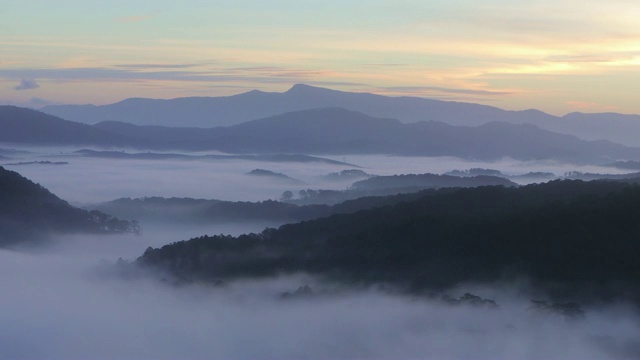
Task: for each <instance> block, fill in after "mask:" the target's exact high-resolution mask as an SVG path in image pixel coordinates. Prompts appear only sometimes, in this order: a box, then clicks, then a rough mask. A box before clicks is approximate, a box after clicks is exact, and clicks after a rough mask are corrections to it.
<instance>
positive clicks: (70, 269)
mask: <svg viewBox="0 0 640 360" xmlns="http://www.w3.org/2000/svg"><path fill="white" fill-rule="evenodd" d="M58 241H59V242H60V243H61V244H62V245H59V246H52V247H49V248H47V249H45V250H41V251H39V252H37V253H33V252H24V251H23V252H12V251H7V250H1V251H0V273H1V274H2V275H1V276H2V284H3V289H5V291H3V296H2V297H0V307H1V308H2V309H3V310H2V312H0V344H2V346H0V358H10V359H45V358H46V359H87V358H91V359H117V358H136V359H143V358H147V359H177V358H180V359H189V358H194V359H203V358H208V359H216V358H224V359H261V358H264V359H327V358H334V359H335V358H367V359H390V358H394V359H401V358H421V359H439V360H441V359H471V358H473V359H513V360H515V359H624V358H637V357H638V356H640V342H639V341H638V339H637V336H636V335H637V334H638V333H639V331H640V323H639V321H638V319H639V318H638V315H637V314H636V313H635V312H633V311H632V310H630V309H628V308H625V307H624V306H622V305H620V306H610V307H607V308H600V309H586V311H587V315H586V318H585V319H584V320H574V321H568V320H566V319H564V318H563V317H560V316H554V315H542V314H537V313H534V312H532V311H531V310H528V307H529V306H530V303H529V302H528V299H527V298H526V297H523V296H521V295H519V294H517V293H516V292H514V291H509V290H505V288H504V287H493V288H488V287H486V286H471V285H470V286H469V287H467V288H464V289H463V288H458V289H452V290H451V292H450V294H451V295H452V296H459V295H461V294H462V293H463V292H464V291H469V290H468V289H472V291H473V293H474V294H477V295H480V296H484V297H487V296H489V295H490V296H492V298H493V299H494V300H495V301H496V302H497V303H498V304H499V305H500V307H499V308H497V309H490V308H481V307H480V308H477V307H470V306H451V305H445V304H444V303H442V302H441V301H438V300H425V299H421V298H413V297H409V296H400V295H393V294H390V293H387V292H384V291H381V290H376V289H351V290H350V289H346V288H343V287H340V286H338V285H332V284H329V283H325V282H323V281H320V280H318V279H314V278H312V277H309V276H304V275H297V276H287V277H280V278H273V279H265V280H260V281H237V282H232V283H230V284H229V285H228V286H226V287H222V288H215V287H209V286H201V285H198V286H195V285H194V286H182V287H172V286H168V285H164V284H162V283H160V282H157V281H155V280H152V279H146V278H144V277H143V278H135V279H130V280H125V279H122V278H120V277H113V276H110V275H109V274H108V273H104V272H102V271H100V266H98V264H99V261H98V260H99V258H101V257H107V258H108V257H111V256H113V255H114V254H113V249H114V248H116V249H118V248H119V249H120V250H123V252H128V251H133V250H134V249H132V247H135V246H132V247H130V245H127V244H126V243H125V244H123V243H122V242H129V241H135V239H133V240H132V239H131V238H128V237H126V236H124V237H121V238H118V237H100V236H98V237H85V238H80V237H78V236H75V237H72V238H60V239H58ZM105 243H108V244H109V245H110V246H105ZM70 244H73V246H70ZM111 245H113V246H111ZM133 252H135V251H133ZM305 284H307V285H309V286H311V287H312V288H313V289H314V291H315V293H316V294H318V295H317V296H313V297H309V298H304V299H300V298H294V299H290V300H282V299H280V294H281V293H282V292H284V291H294V290H295V289H296V288H298V287H299V286H301V285H305ZM507 289H508V288H507ZM323 291H326V293H323Z"/></svg>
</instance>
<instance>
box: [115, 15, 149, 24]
mask: <svg viewBox="0 0 640 360" xmlns="http://www.w3.org/2000/svg"><path fill="white" fill-rule="evenodd" d="M150 18H151V15H137V16H123V17H121V18H118V19H117V21H118V22H119V23H123V24H131V23H138V22H142V21H145V20H148V19H150Z"/></svg>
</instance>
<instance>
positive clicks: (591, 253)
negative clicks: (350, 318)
mask: <svg viewBox="0 0 640 360" xmlns="http://www.w3.org/2000/svg"><path fill="white" fill-rule="evenodd" d="M638 219H640V186H638V185H634V184H629V183H614V182H603V181H593V182H583V181H552V182H550V183H546V184H540V185H529V186H525V187H521V188H505V187H500V186H497V187H480V188H469V189H459V190H456V191H451V190H450V189H447V190H445V191H436V193H435V194H434V193H433V192H432V193H430V194H429V196H425V197H422V198H419V199H416V200H413V201H408V202H403V203H399V204H395V205H391V206H384V207H379V208H375V209H371V210H363V211H359V212H356V213H353V214H343V215H333V216H330V217H326V218H322V219H317V220H312V221H306V222H302V223H298V224H292V225H284V226H282V227H280V228H279V229H277V230H275V229H270V230H266V231H264V232H263V233H261V234H250V235H243V236H240V237H237V238H235V237H230V236H222V235H221V236H213V237H210V236H203V237H199V238H194V239H191V240H188V241H180V242H176V243H173V244H170V245H166V246H164V247H162V248H160V249H151V248H149V249H148V250H147V251H146V252H145V253H144V255H142V256H141V257H140V258H139V259H138V260H137V264H139V265H142V266H146V267H152V268H156V269H159V270H160V271H161V272H162V273H165V276H166V273H169V274H171V275H173V278H174V279H182V280H185V279H186V280H200V281H202V280H204V281H215V280H219V279H223V280H229V279H233V278H235V277H253V276H266V275H276V274H279V273H289V272H291V273H292V272H308V273H312V274H317V275H324V276H328V277H332V278H334V279H337V280H340V281H346V282H349V283H353V282H356V283H364V284H366V283H380V282H386V283H393V284H396V285H398V286H401V287H405V288H406V289H411V290H413V291H426V290H431V289H442V288H445V287H450V286H454V285H457V284H461V283H463V282H469V281H479V282H489V281H496V280H501V279H515V278H518V277H520V276H525V277H527V278H529V279H530V280H531V282H532V283H533V284H535V285H537V286H539V287H540V288H542V289H545V290H548V291H549V292H550V293H551V294H552V295H553V296H556V297H558V298H576V297H579V298H581V299H583V300H584V299H587V298H589V299H598V300H613V299H621V298H624V299H630V300H634V301H639V300H640V297H639V296H640V295H639V294H640V262H638V261H637V254H638V253H639V252H640V222H639V221H638Z"/></svg>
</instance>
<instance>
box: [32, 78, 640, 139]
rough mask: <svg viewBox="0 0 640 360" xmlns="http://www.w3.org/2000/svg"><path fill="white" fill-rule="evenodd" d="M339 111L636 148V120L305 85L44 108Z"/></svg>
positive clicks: (101, 117)
mask: <svg viewBox="0 0 640 360" xmlns="http://www.w3.org/2000/svg"><path fill="white" fill-rule="evenodd" d="M326 107H341V108H345V109H348V110H353V111H358V112H362V113H364V114H367V115H370V116H373V117H381V118H393V119H398V120H399V121H400V122H402V123H414V122H418V121H439V122H443V123H446V124H450V125H462V126H479V125H482V124H486V123H489V122H495V121H499V122H507V123H511V124H525V123H529V124H533V125H536V126H538V127H540V128H543V129H546V130H549V131H553V132H558V133H562V134H571V135H575V136H577V137H579V138H582V139H585V140H601V139H602V140H609V141H613V142H617V143H621V144H625V145H629V146H640V138H639V137H638V136H636V134H638V133H639V132H640V115H624V114H617V113H598V114H585V113H578V112H575V113H570V114H567V115H565V116H562V117H559V116H554V115H550V114H547V113H544V112H542V111H539V110H533V109H529V110H522V111H509V110H503V109H500V108H497V107H493V106H487V105H479V104H473V103H462V102H452V101H441V100H433V99H425V98H419V97H390V96H382V95H376V94H370V93H352V92H344V91H337V90H331V89H325V88H319V87H313V86H309V85H302V84H298V85H294V86H293V87H292V88H291V89H289V90H288V91H286V92H283V93H270V92H262V91H258V90H253V91H249V92H246V93H242V94H238V95H233V96H222V97H186V98H177V99H169V100H162V99H144V98H131V99H126V100H123V101H121V102H118V103H115V104H110V105H102V106H95V105H50V106H46V107H43V108H42V111H44V112H45V113H48V114H52V115H55V116H59V117H61V118H63V119H67V120H72V121H76V122H81V123H86V124H96V123H99V122H103V121H121V122H126V123H131V124H135V125H160V126H172V127H204V128H210V127H216V126H230V125H237V124H240V123H243V122H246V121H250V120H254V119H259V118H265V117H270V116H274V115H279V114H282V113H286V112H292V111H299V110H308V109H314V108H326Z"/></svg>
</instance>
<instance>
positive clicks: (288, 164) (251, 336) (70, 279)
mask: <svg viewBox="0 0 640 360" xmlns="http://www.w3.org/2000/svg"><path fill="white" fill-rule="evenodd" d="M256 99H257V100H256ZM261 99H262V100H261ZM194 104H201V105H202V104H206V106H204V105H202V107H201V108H199V110H197V109H196V107H195V105H194ZM258 104H261V105H258ZM124 105H127V106H124ZM336 106H341V107H343V108H337V107H336ZM214 107H215V109H217V110H216V111H212V110H211V109H212V108H214ZM125 108H126V109H125ZM189 109H192V110H193V111H192V112H189ZM347 109H348V110H347ZM43 110H44V111H46V112H49V113H51V114H54V115H56V116H61V118H58V117H56V116H52V115H47V114H45V113H42V112H38V111H34V110H30V109H24V108H17V107H0V129H2V131H1V132H0V141H2V142H1V143H0V156H1V157H0V198H1V200H2V206H0V230H1V232H0V267H2V269H1V270H2V273H3V274H4V275H3V276H2V277H1V278H2V280H0V283H1V284H2V285H3V288H5V289H9V290H8V291H7V293H6V295H4V296H3V298H2V300H0V305H2V308H3V309H4V311H3V312H2V315H0V344H3V346H1V347H0V357H2V358H15V359H19V358H25V359H26V358H28V359H37V358H71V359H74V358H77V359H80V358H94V359H102V358H104V359H113V358H149V359H158V358H166V359H175V358H194V359H197V358H252V359H253V358H265V359H275V358H278V359H280V358H285V359H288V358H306V359H325V358H371V359H388V358H426V359H469V358H482V359H485V358H505V359H542V358H544V359H632V358H637V357H638V356H640V342H639V341H638V338H637V336H635V334H637V333H638V332H639V330H640V316H639V314H638V310H639V309H640V287H639V286H638V284H639V283H638V281H640V268H639V267H638V265H637V261H635V257H634V256H635V254H637V253H638V250H640V245H639V243H638V238H639V237H638V234H640V229H639V228H638V225H637V224H638V222H637V218H638V216H640V208H639V207H638V206H637V204H639V203H640V190H639V187H638V186H639V185H638V182H639V181H640V173H639V172H638V171H639V170H640V168H639V167H638V166H637V162H638V161H640V148H636V147H633V146H635V143H632V142H630V141H626V140H625V138H624V137H616V138H615V139H614V137H610V138H609V139H608V140H607V141H602V140H601V139H604V138H607V136H608V135H607V134H605V133H604V132H603V133H602V134H603V137H593V136H591V135H588V134H587V133H586V132H583V133H580V131H577V130H576V131H574V130H575V129H577V128H580V126H578V125H576V126H575V127H571V129H570V130H571V131H569V130H566V131H559V130H558V129H559V128H561V126H560V125H557V124H556V125H554V126H555V127H554V126H547V125H548V124H551V123H552V122H554V121H556V120H558V119H557V118H555V117H553V116H551V115H547V114H544V113H542V112H536V111H523V112H513V111H504V110H500V109H497V108H491V107H488V106H484V105H482V106H481V105H474V104H463V103H447V102H441V101H435V100H427V99H417V98H391V97H380V96H377V95H372V94H353V93H346V92H337V91H333V90H328V89H320V88H313V87H308V86H303V85H297V86H295V87H294V88H293V89H292V90H290V91H288V92H286V93H282V94H277V93H261V92H250V93H246V94H241V95H237V96H235V97H233V96H232V97H229V98H210V99H206V98H202V99H189V98H185V99H175V100H147V99H135V100H125V101H124V102H122V103H119V104H115V105H109V106H101V107H96V106H82V107H76V106H51V107H46V108H44V109H43ZM218 113H219V114H225V116H221V117H218V115H216V116H213V114H218ZM178 114H182V116H183V117H179V115H178ZM462 114H466V115H464V116H463V115H462ZM468 114H473V116H469V115H468ZM612 116H613V115H612ZM585 117H589V118H593V117H596V116H595V115H593V116H586V115H585ZM613 117H615V118H617V116H613ZM178 118H181V119H183V121H181V122H180V123H178V122H175V119H178ZM577 118H581V117H580V116H578V115H573V116H572V119H573V120H572V121H576V122H578V121H582V120H576V119H577ZM150 119H155V120H154V121H153V122H152V121H151V120H150ZM221 119H224V121H223V120H221ZM451 119H457V120H455V121H454V120H451ZM563 119H564V118H563ZM216 121H217V122H216ZM584 121H587V120H584ZM629 121H630V124H631V123H632V122H633V121H635V120H633V119H631V120H629ZM587 123H588V122H585V124H587ZM89 124H91V125H89ZM532 124H533V125H532ZM554 124H555V123H554ZM563 124H564V122H563ZM543 125H544V126H543ZM185 126H191V127H185ZM196 126H197V127H196ZM563 126H564V125H563ZM572 126H573V125H572ZM629 126H632V125H629ZM633 126H635V125H633ZM587 128H589V125H585V126H584V127H582V128H581V129H583V130H584V129H587ZM612 128H613V126H612ZM545 129H546V130H545ZM566 129H569V128H566ZM550 130H551V131H556V130H558V132H557V133H553V132H551V131H550ZM584 131H586V130H584ZM604 135H607V136H604ZM596 140H597V141H596ZM613 140H615V141H618V140H619V143H620V144H622V143H625V145H620V144H616V143H614V142H613ZM627 140H628V139H627ZM625 141H626V142H625Z"/></svg>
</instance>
